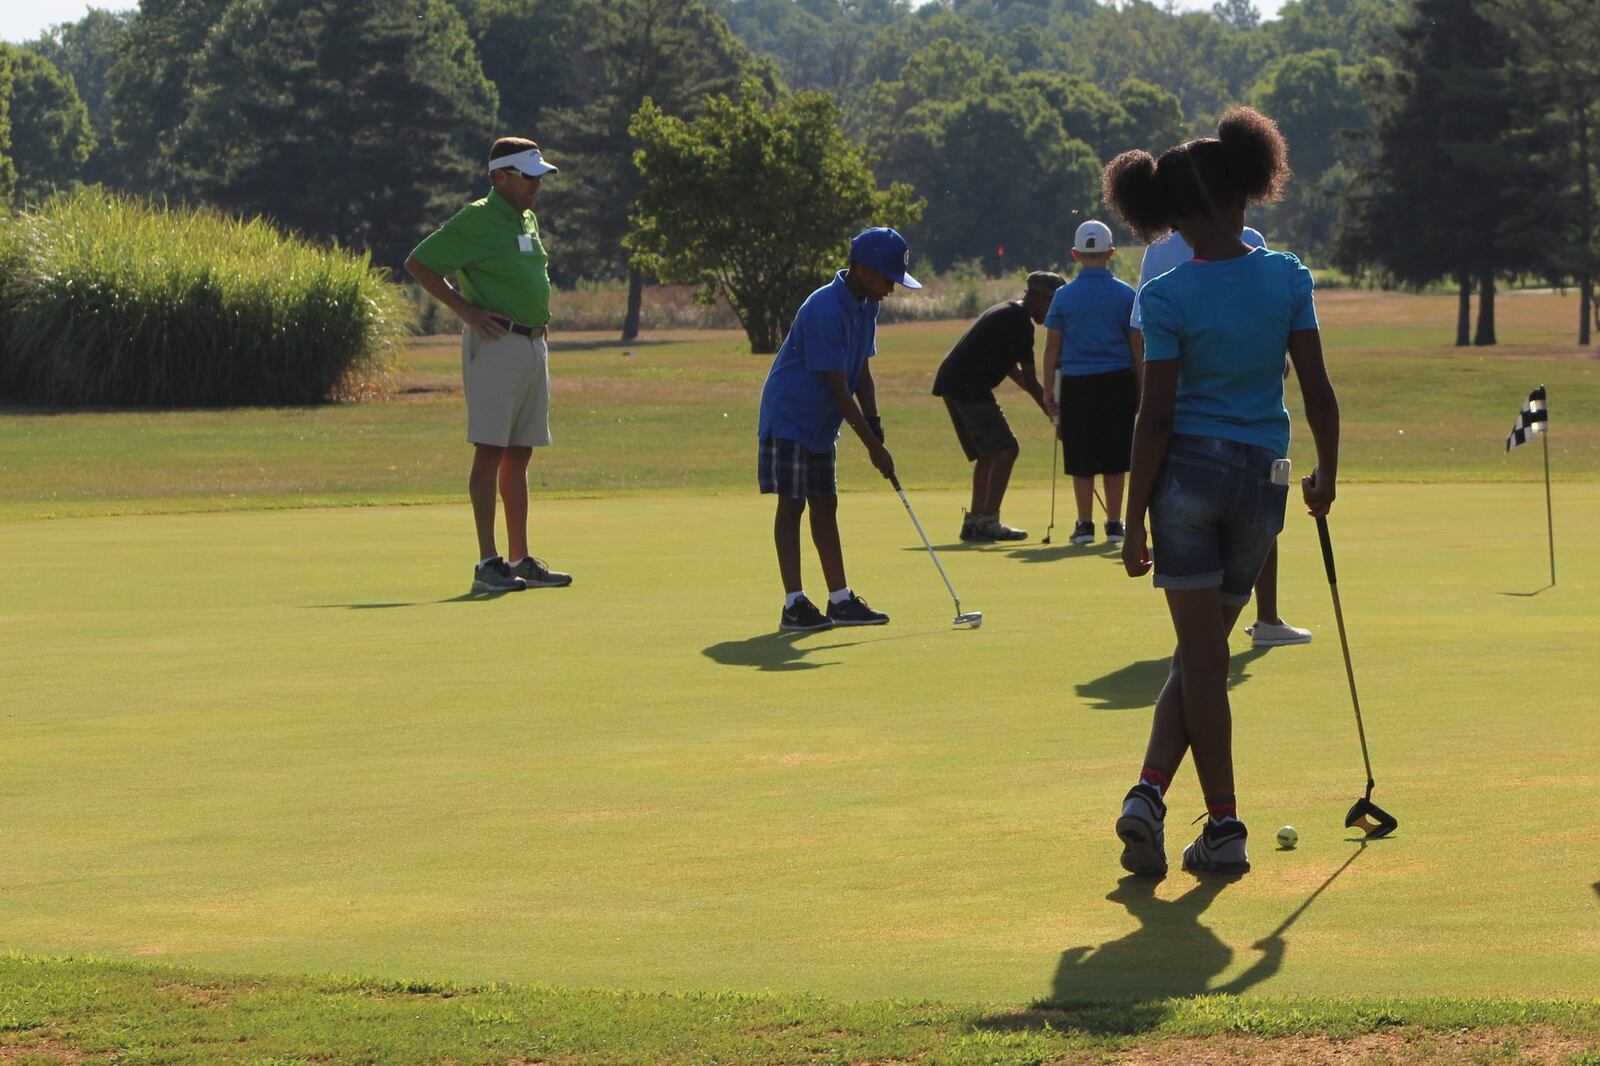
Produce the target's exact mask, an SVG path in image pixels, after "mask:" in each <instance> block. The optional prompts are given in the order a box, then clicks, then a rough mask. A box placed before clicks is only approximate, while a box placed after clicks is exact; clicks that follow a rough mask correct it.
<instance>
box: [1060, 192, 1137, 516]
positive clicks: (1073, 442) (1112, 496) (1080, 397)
mask: <svg viewBox="0 0 1600 1066" xmlns="http://www.w3.org/2000/svg"><path fill="white" fill-rule="evenodd" d="M1115 253H1116V248H1115V247H1114V246H1113V245H1112V240H1111V229H1110V227H1108V226H1107V225H1106V224H1105V223H1104V222H1096V221H1093V220H1090V221H1088V222H1085V223H1084V224H1083V225H1081V226H1079V227H1078V232H1077V234H1076V236H1075V237H1074V238H1073V241H1072V258H1074V259H1076V260H1077V261H1078V263H1079V266H1080V269H1079V270H1078V276H1077V277H1076V278H1074V279H1073V280H1072V283H1071V284H1069V285H1064V286H1062V287H1061V288H1059V289H1057V290H1056V295H1055V298H1054V299H1053V300H1052V301H1051V302H1050V312H1049V314H1047V315H1045V319H1044V324H1045V328H1046V331H1047V332H1046V334H1045V345H1044V397H1045V411H1046V412H1047V413H1048V414H1049V415H1050V417H1051V418H1052V419H1054V420H1055V421H1056V425H1057V426H1058V427H1059V429H1058V430H1057V432H1058V433H1059V435H1060V437H1061V444H1062V453H1063V458H1064V460H1065V464H1066V471H1067V473H1069V474H1071V475H1072V489H1073V494H1074V496H1075V497H1076V500H1077V505H1078V524H1077V525H1076V526H1075V527H1073V530H1072V543H1074V544H1093V543H1094V476H1095V475H1096V474H1099V475H1101V477H1102V478H1103V479H1104V481H1105V486H1106V499H1105V508H1106V541H1107V542H1108V543H1110V544H1121V543H1122V536H1123V529H1122V486H1123V481H1124V478H1125V477H1126V475H1127V473H1128V460H1129V456H1130V455H1132V453H1133V417H1134V414H1135V413H1136V412H1137V411H1138V409H1139V374H1140V371H1141V369H1142V368H1141V364H1140V361H1139V360H1138V359H1136V358H1135V357H1134V350H1133V345H1132V343H1131V340H1130V337H1129V327H1128V319H1129V316H1130V315H1131V314H1132V313H1133V301H1134V296H1135V293H1134V291H1133V286H1131V285H1129V284H1128V283H1127V282H1125V281H1121V280H1119V279H1118V278H1117V277H1115V276H1114V275H1113V274H1112V273H1111V271H1110V269H1109V268H1108V267H1107V264H1108V263H1110V262H1111V257H1112V255H1114V254H1115ZM1058 366H1059V368H1060V373H1059V375H1058V374H1057V367H1058ZM1058 395H1059V403H1058V400H1057V397H1058Z"/></svg>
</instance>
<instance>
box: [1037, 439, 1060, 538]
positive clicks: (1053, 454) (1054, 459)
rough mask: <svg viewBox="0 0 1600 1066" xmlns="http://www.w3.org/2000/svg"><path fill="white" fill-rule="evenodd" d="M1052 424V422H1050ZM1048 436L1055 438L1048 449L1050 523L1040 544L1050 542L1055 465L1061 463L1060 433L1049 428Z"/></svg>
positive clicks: (1054, 502)
mask: <svg viewBox="0 0 1600 1066" xmlns="http://www.w3.org/2000/svg"><path fill="white" fill-rule="evenodd" d="M1050 424H1051V425H1052V426H1054V425H1055V423H1054V422H1052V423H1050ZM1050 436H1051V437H1053V438H1054V439H1055V445H1054V447H1052V448H1051V449H1050V524H1049V525H1048V526H1046V527H1045V531H1044V539H1043V540H1041V541H1040V542H1039V543H1040V544H1049V543H1050V531H1051V530H1052V529H1054V528H1056V467H1058V466H1060V465H1061V462H1060V459H1061V434H1060V433H1057V432H1055V431H1054V430H1051V433H1050Z"/></svg>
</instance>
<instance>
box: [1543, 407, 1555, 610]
mask: <svg viewBox="0 0 1600 1066" xmlns="http://www.w3.org/2000/svg"><path fill="white" fill-rule="evenodd" d="M1539 436H1540V438H1541V439H1542V440H1543V442H1544V527H1545V530H1546V532H1548V533H1549V535H1550V587H1551V588H1554V587H1555V584H1556V525H1555V519H1554V518H1553V517H1552V511H1551V510H1550V424H1549V423H1548V422H1546V423H1545V431H1544V432H1543V433H1541V434H1539Z"/></svg>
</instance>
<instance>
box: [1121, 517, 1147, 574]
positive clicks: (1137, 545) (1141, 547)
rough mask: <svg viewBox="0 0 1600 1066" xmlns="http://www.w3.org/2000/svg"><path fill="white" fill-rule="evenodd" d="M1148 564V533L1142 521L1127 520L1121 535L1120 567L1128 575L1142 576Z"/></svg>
mask: <svg viewBox="0 0 1600 1066" xmlns="http://www.w3.org/2000/svg"><path fill="white" fill-rule="evenodd" d="M1150 566H1151V563H1150V534H1149V532H1148V531H1146V529H1145V528H1144V523H1143V522H1139V523H1133V522H1129V523H1128V526H1127V528H1126V529H1125V530H1124V531H1123V537H1122V568H1123V569H1124V570H1126V571H1127V572H1128V576H1129V577H1144V575H1146V574H1148V573H1149V572H1150Z"/></svg>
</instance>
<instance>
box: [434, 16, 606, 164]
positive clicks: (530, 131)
mask: <svg viewBox="0 0 1600 1066" xmlns="http://www.w3.org/2000/svg"><path fill="white" fill-rule="evenodd" d="M455 6H456V7H457V9H458V10H460V11H461V14H462V17H463V18H464V19H466V22H467V30H468V32H469V33H471V35H472V41H473V45H474V46H475V47H476V48H477V51H478V60H479V62H481V63H482V64H483V73H484V76H485V77H487V78H488V79H489V81H491V82H492V83H493V84H494V87H495V89H496V91H497V92H498V94H499V98H500V107H499V113H498V115H497V116H496V130H497V132H498V133H500V134H501V135H504V136H519V137H532V138H533V139H534V140H539V139H540V137H541V136H543V134H544V128H545V117H546V115H547V114H548V113H549V112H550V111H551V109H553V108H562V107H568V108H570V107H576V106H578V105H579V104H581V103H583V102H584V96H583V89H584V86H583V84H582V82H581V80H580V77H579V72H580V69H581V65H582V56H583V48H582V42H583V41H584V40H585V39H586V36H587V34H588V32H589V30H590V29H591V28H592V27H591V26H590V23H589V20H590V18H591V17H592V4H591V3H590V0H456V4H455ZM541 143H542V142H541Z"/></svg>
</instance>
